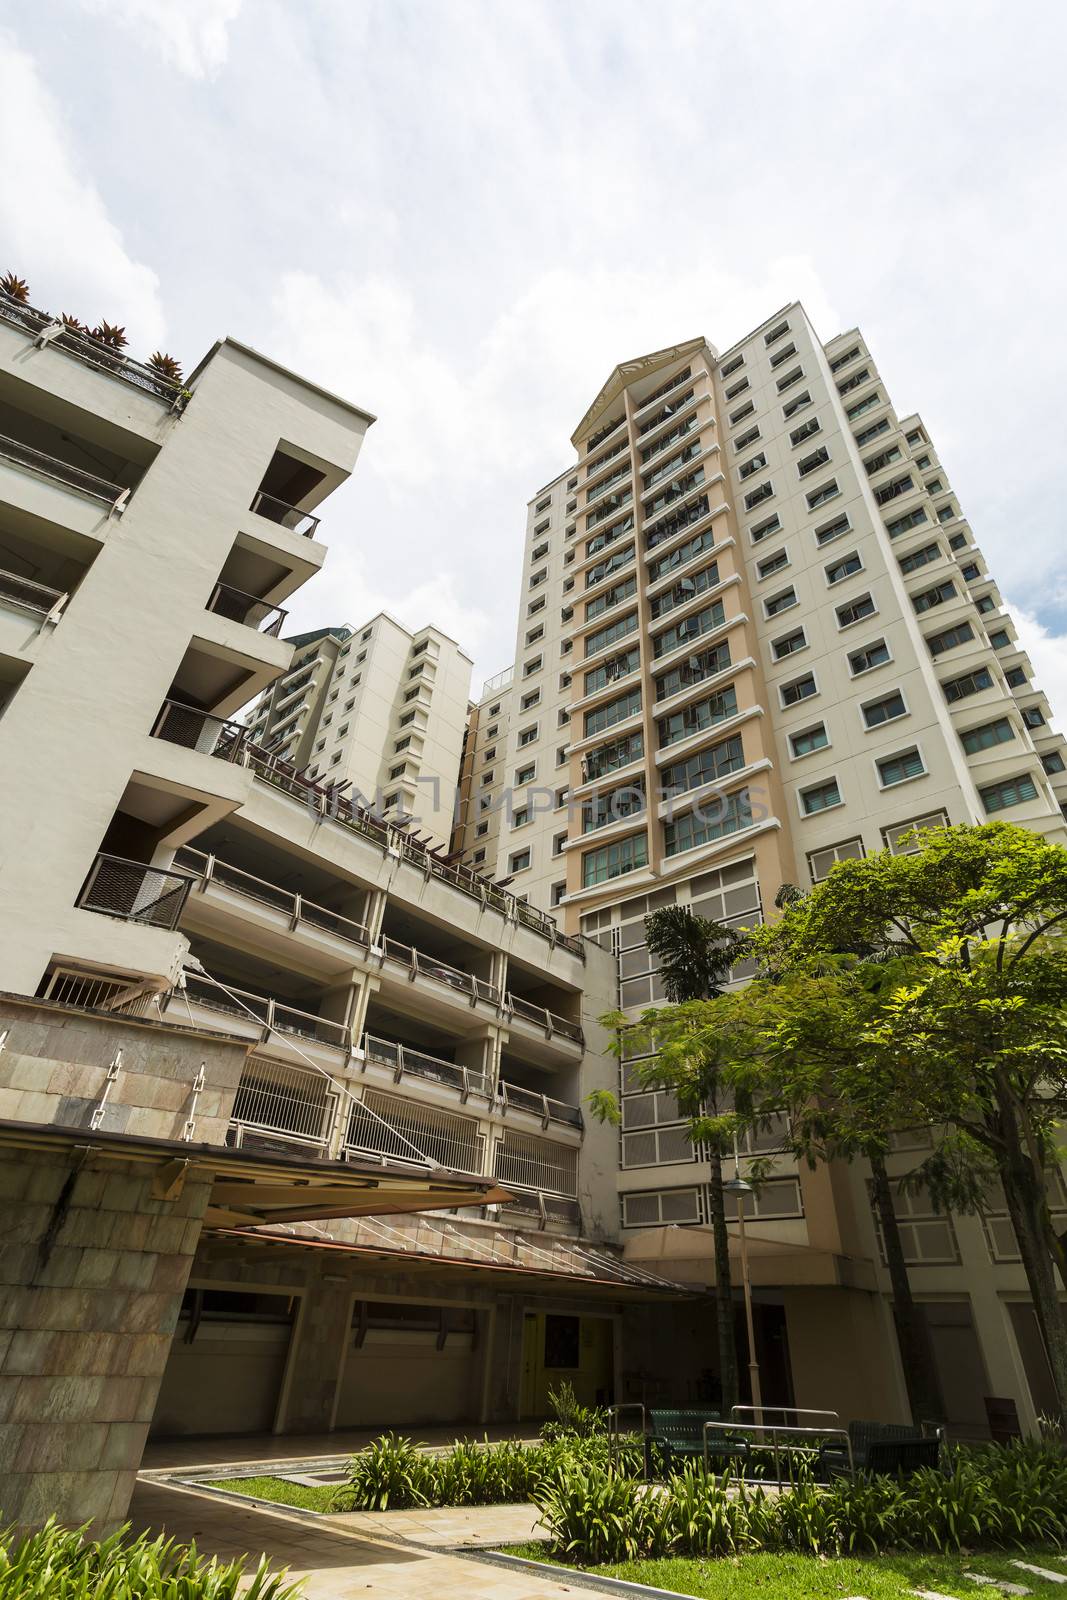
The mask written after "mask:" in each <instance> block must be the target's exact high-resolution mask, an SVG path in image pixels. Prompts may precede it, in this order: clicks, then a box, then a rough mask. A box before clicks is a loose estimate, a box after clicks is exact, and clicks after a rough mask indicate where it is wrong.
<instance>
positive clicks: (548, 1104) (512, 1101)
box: [500, 1082, 583, 1128]
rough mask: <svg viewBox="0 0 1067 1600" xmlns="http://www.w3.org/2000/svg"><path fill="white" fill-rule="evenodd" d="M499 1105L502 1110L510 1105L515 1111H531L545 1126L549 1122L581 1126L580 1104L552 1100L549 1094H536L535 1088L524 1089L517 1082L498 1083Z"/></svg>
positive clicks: (505, 1109)
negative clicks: (574, 1104)
mask: <svg viewBox="0 0 1067 1600" xmlns="http://www.w3.org/2000/svg"><path fill="white" fill-rule="evenodd" d="M500 1105H501V1110H502V1111H503V1112H505V1113H506V1112H507V1111H508V1109H509V1108H510V1107H511V1106H514V1107H515V1109H516V1110H517V1111H532V1112H533V1114H534V1116H535V1117H540V1118H541V1122H542V1124H543V1125H544V1126H545V1127H547V1126H548V1124H549V1123H550V1122H564V1123H566V1124H567V1126H568V1127H571V1128H581V1127H582V1126H583V1120H582V1111H581V1107H580V1106H571V1105H568V1104H567V1102H566V1101H565V1100H553V1099H552V1097H551V1096H550V1095H547V1094H538V1093H537V1091H536V1090H535V1089H524V1088H523V1087H522V1085H521V1084H518V1083H504V1082H501V1084H500Z"/></svg>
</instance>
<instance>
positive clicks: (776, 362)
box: [771, 340, 797, 371]
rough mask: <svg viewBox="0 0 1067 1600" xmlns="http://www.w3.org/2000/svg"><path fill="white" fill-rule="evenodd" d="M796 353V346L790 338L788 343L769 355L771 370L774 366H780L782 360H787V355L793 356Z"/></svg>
mask: <svg viewBox="0 0 1067 1600" xmlns="http://www.w3.org/2000/svg"><path fill="white" fill-rule="evenodd" d="M796 353H797V347H796V345H795V344H794V343H793V341H792V340H790V341H789V343H788V344H784V345H783V346H782V348H781V349H780V350H776V351H775V353H774V355H773V356H772V357H771V370H772V371H773V370H774V368H775V367H780V366H781V365H782V362H783V361H788V360H789V357H790V356H795V355H796Z"/></svg>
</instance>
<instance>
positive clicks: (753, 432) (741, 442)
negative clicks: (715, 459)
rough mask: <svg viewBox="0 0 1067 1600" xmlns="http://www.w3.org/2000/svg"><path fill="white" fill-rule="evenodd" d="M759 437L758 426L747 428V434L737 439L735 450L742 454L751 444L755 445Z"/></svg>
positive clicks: (740, 435)
mask: <svg viewBox="0 0 1067 1600" xmlns="http://www.w3.org/2000/svg"><path fill="white" fill-rule="evenodd" d="M759 437H760V431H759V427H758V425H757V426H756V427H755V428H746V430H745V432H744V433H741V434H738V436H737V438H736V439H735V440H734V449H735V450H736V451H737V452H738V454H740V452H741V451H742V450H746V449H747V448H748V446H749V445H750V444H755V442H756V440H757V439H758V438H759Z"/></svg>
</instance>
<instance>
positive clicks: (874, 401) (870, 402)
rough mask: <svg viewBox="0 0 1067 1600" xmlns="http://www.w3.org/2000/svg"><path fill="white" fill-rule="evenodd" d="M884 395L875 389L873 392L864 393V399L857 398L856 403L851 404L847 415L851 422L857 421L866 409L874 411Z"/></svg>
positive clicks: (846, 412)
mask: <svg viewBox="0 0 1067 1600" xmlns="http://www.w3.org/2000/svg"><path fill="white" fill-rule="evenodd" d="M881 403H882V397H881V395H880V394H879V393H878V390H877V389H875V390H873V392H872V393H871V394H866V395H864V397H863V399H862V400H857V401H856V403H855V405H852V406H849V407H848V408H847V409H846V411H845V416H846V417H847V418H848V420H849V422H855V420H856V418H857V417H862V416H863V414H864V412H865V411H873V410H874V408H875V406H878V405H881Z"/></svg>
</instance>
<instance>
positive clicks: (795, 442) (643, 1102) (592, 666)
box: [463, 304, 1067, 1431]
mask: <svg viewBox="0 0 1067 1600" xmlns="http://www.w3.org/2000/svg"><path fill="white" fill-rule="evenodd" d="M572 443H573V444H574V446H575V449H576V451H577V463H576V464H575V465H573V466H571V467H569V468H568V469H567V470H565V471H563V472H561V473H560V474H559V476H558V477H557V478H555V479H553V480H552V482H550V483H548V484H546V485H545V486H544V488H543V489H541V490H540V491H539V492H538V493H537V494H536V495H535V496H534V497H533V499H532V500H531V501H530V503H529V507H528V512H527V532H526V549H525V557H524V562H523V575H522V590H521V597H520V614H519V620H518V629H517V638H516V665H515V681H514V685H513V688H512V704H511V734H510V738H509V743H508V765H507V771H506V774H505V779H506V783H507V784H508V785H509V786H511V788H512V789H513V790H514V791H516V792H514V793H513V795H512V797H511V803H510V810H509V809H507V808H503V807H502V809H501V822H500V827H501V833H500V845H499V849H498V853H497V858H496V862H495V867H496V870H497V872H498V873H500V874H501V875H504V874H507V875H508V876H509V877H510V878H511V880H512V882H511V887H512V889H513V891H514V892H515V893H517V894H521V895H528V897H529V899H530V901H531V902H532V903H533V904H535V905H539V906H541V907H542V908H545V909H549V908H551V907H556V906H562V907H563V909H564V914H565V917H566V922H567V926H568V927H569V928H570V929H571V931H573V932H575V933H582V934H585V935H586V936H587V937H589V938H591V939H594V940H596V941H597V942H599V943H600V944H602V945H603V946H604V947H605V948H606V949H608V950H610V951H612V953H613V954H614V955H615V957H616V959H617V962H618V974H619V995H620V1001H621V1004H622V1006H623V1007H624V1008H625V1009H627V1010H631V1009H632V1011H633V1014H635V1015H636V1013H637V1011H638V1010H640V1009H641V1008H642V1007H644V1006H647V1005H649V1004H650V1003H653V1002H656V1001H660V1000H662V999H663V990H662V986H661V984H660V981H659V978H658V975H657V972H656V970H655V964H654V962H653V961H652V959H651V957H650V956H649V953H648V949H647V946H646V945H645V942H644V917H645V916H646V915H647V913H648V912H650V911H652V910H655V909H656V908H658V907H660V906H664V905H674V904H677V905H684V906H691V907H692V909H693V910H694V911H695V912H697V913H698V914H701V915H705V916H709V917H713V918H715V919H717V920H719V921H724V922H728V923H733V924H736V925H745V924H751V923H753V922H754V921H758V920H759V919H760V918H762V916H763V915H764V914H765V913H766V912H767V911H768V909H769V908H772V907H773V901H774V897H775V895H776V893H777V891H778V889H779V887H780V886H781V885H782V884H786V883H795V884H799V885H802V886H808V885H810V884H812V883H815V882H818V881H819V880H820V879H822V878H824V877H825V876H826V874H827V873H828V872H829V871H830V869H831V867H832V866H833V864H834V862H836V861H839V860H841V859H843V858H845V857H849V856H858V855H862V854H864V853H866V852H869V851H873V850H879V849H882V848H889V849H891V850H897V849H906V848H908V845H907V837H906V836H907V832H908V830H909V829H910V828H912V827H913V826H915V825H916V824H924V825H928V826H933V825H936V824H938V823H942V822H953V823H954V822H982V821H985V820H987V819H989V818H993V817H996V818H1007V819H1010V820H1011V821H1014V822H1017V823H1020V824H1022V825H1024V826H1027V827H1030V828H1034V829H1036V830H1037V831H1039V832H1041V833H1042V834H1044V835H1046V836H1048V837H1049V838H1051V839H1054V840H1056V841H1058V842H1064V841H1065V840H1067V827H1065V823H1064V808H1065V803H1067V761H1065V748H1064V740H1063V737H1062V735H1060V734H1059V733H1056V732H1054V731H1053V730H1052V728H1051V727H1050V724H1049V715H1050V713H1049V707H1048V704H1047V701H1046V700H1045V697H1044V695H1043V694H1042V692H1041V690H1040V688H1039V686H1038V685H1037V684H1036V683H1035V682H1034V679H1033V673H1032V669H1031V665H1030V662H1029V661H1028V659H1027V658H1026V655H1025V653H1024V652H1023V650H1022V649H1021V647H1020V645H1019V643H1018V641H1017V639H1016V636H1015V629H1014V627H1013V624H1012V622H1011V619H1010V617H1009V616H1008V615H1007V614H1006V613H1005V610H1004V607H1003V603H1002V599H1001V596H1000V594H999V591H998V590H997V587H996V583H995V581H994V579H993V577H992V575H991V574H990V572H989V571H988V568H987V566H986V563H985V560H984V558H983V556H982V554H981V551H980V549H979V548H978V546H977V544H976V542H975V539H974V535H973V534H972V531H971V528H970V525H969V523H968V522H967V520H966V517H965V516H964V514H963V511H962V509H961V507H960V504H959V501H958V498H957V496H956V495H955V493H954V491H953V489H952V485H951V483H950V481H949V478H948V474H947V472H946V469H945V467H944V465H943V464H942V463H941V461H940V460H939V458H938V456H937V453H936V449H935V447H934V444H933V442H932V441H931V439H930V436H929V433H928V431H927V429H926V428H925V426H924V424H923V422H922V420H921V418H920V417H918V416H916V415H908V416H904V417H901V416H899V415H898V413H897V412H896V411H895V409H894V407H893V404H892V401H891V399H890V396H889V394H888V393H887V390H886V387H885V384H884V382H883V380H882V378H881V375H880V373H879V371H878V368H877V366H876V364H875V361H874V359H873V357H872V355H871V352H870V351H869V349H868V348H867V345H866V343H865V341H864V339H863V337H862V335H861V334H860V333H859V332H857V331H856V330H852V331H850V332H849V333H846V334H841V335H839V336H837V337H836V338H834V339H833V340H831V341H830V342H829V343H828V344H824V343H823V341H822V340H821V339H820V338H819V336H818V334H817V333H816V332H815V330H814V329H813V328H812V326H811V323H810V322H809V320H808V318H807V316H806V314H805V312H804V310H803V308H802V307H801V306H800V305H799V304H792V305H789V306H786V307H785V308H783V309H782V310H781V311H779V312H776V313H775V314H774V316H772V317H770V318H768V320H767V321H766V322H765V323H763V324H762V325H761V326H760V327H758V328H756V329H754V330H753V331H752V333H750V334H749V335H747V336H746V337H745V338H744V339H742V340H741V341H740V342H739V343H738V344H736V345H735V346H733V347H732V348H731V349H729V350H727V351H725V352H723V353H722V354H718V353H717V352H716V351H715V350H714V349H713V348H712V347H711V346H709V345H708V344H707V343H706V342H705V341H704V340H703V339H693V340H691V341H689V342H688V343H685V344H681V345H678V346H675V347H673V348H670V349H667V350H661V351H657V352H655V353H653V354H651V355H648V356H645V357H642V358H639V359H637V360H633V361H628V362H626V363H624V364H623V365H621V366H619V367H617V368H616V369H615V371H614V372H612V373H611V374H610V376H609V377H608V379H607V381H606V383H605V384H604V386H603V388H602V389H601V390H600V392H599V394H598V395H597V396H596V398H595V399H594V401H593V402H592V404H591V405H590V407H589V409H588V410H587V412H586V414H585V416H584V417H583V418H582V419H581V421H580V422H579V424H578V427H577V428H576V430H575V432H574V434H573V436H572ZM463 842H464V843H469V837H468V838H465V839H464V841H463ZM491 865H492V863H491ZM772 914H773V911H772ZM741 976H743V974H741V973H739V974H738V977H741ZM621 1087H622V1090H623V1097H622V1128H621V1131H620V1146H619V1166H620V1174H619V1188H620V1205H621V1223H622V1227H623V1232H624V1236H625V1237H626V1238H627V1239H628V1244H627V1251H628V1254H630V1255H631V1257H632V1258H634V1259H657V1260H661V1259H663V1258H664V1251H665V1250H667V1251H668V1254H669V1257H670V1258H671V1259H672V1260H673V1263H674V1269H675V1270H677V1271H679V1272H681V1273H683V1275H685V1276H688V1277H692V1278H696V1279H701V1280H702V1281H705V1282H706V1281H707V1280H708V1262H709V1257H710V1248H709V1246H708V1244H707V1242H706V1240H704V1239H702V1237H701V1233H700V1225H701V1224H703V1223H704V1222H705V1221H706V1218H707V1214H708V1213H707V1183H708V1176H709V1171H708V1167H707V1163H706V1161H704V1160H703V1159H702V1158H701V1154H700V1152H699V1151H698V1152H694V1151H693V1149H692V1148H691V1146H690V1145H689V1142H688V1139H687V1137H686V1132H685V1127H684V1123H683V1122H682V1121H681V1119H680V1118H679V1115H678V1109H677V1106H676V1105H675V1104H674V1103H673V1101H672V1100H671V1097H670V1096H668V1095H664V1094H653V1093H643V1092H640V1090H639V1085H638V1084H637V1082H636V1079H635V1077H634V1075H633V1070H632V1063H629V1062H624V1063H623V1067H622V1080H621ZM771 1142H772V1143H773V1141H771ZM908 1160H909V1158H908V1157H907V1156H905V1155H900V1156H898V1157H897V1158H895V1161H896V1166H897V1167H898V1168H899V1167H900V1166H901V1163H905V1164H906V1163H907V1161H908ZM748 1204H749V1207H750V1213H751V1215H752V1217H753V1219H754V1226H755V1227H758V1229H759V1231H760V1235H761V1237H762V1243H761V1246H760V1249H761V1252H762V1259H760V1258H757V1261H756V1264H755V1269H754V1270H755V1272H756V1275H757V1282H758V1283H759V1284H760V1286H761V1289H760V1298H761V1300H762V1307H761V1311H760V1316H761V1318H762V1323H761V1334H760V1337H761V1340H762V1341H763V1343H764V1346H765V1348H766V1350H767V1352H768V1361H770V1360H771V1359H772V1357H771V1352H772V1351H778V1352H779V1355H780V1353H781V1351H782V1349H783V1348H784V1346H785V1345H786V1344H788V1347H789V1349H790V1352H791V1361H792V1371H793V1391H792V1392H793V1393H794V1394H796V1395H797V1398H798V1403H801V1404H818V1403H819V1402H818V1401H817V1400H816V1398H815V1395H816V1394H817V1393H818V1392H823V1393H825V1392H827V1387H826V1385H827V1384H829V1382H830V1379H829V1375H828V1374H824V1380H825V1381H824V1383H823V1387H822V1389H821V1390H820V1384H819V1381H816V1380H815V1379H814V1377H813V1369H812V1368H811V1366H810V1365H809V1366H808V1370H807V1372H806V1373H805V1374H804V1375H803V1376H800V1373H801V1368H802V1367H803V1366H804V1365H805V1361H807V1362H810V1361H814V1362H815V1364H816V1367H817V1366H818V1358H817V1354H816V1352H817V1350H818V1348H819V1343H820V1338H821V1337H824V1336H825V1329H826V1327H827V1326H828V1325H829V1323H831V1322H834V1323H836V1324H838V1325H839V1326H844V1325H845V1324H847V1323H850V1324H851V1325H852V1327H853V1332H854V1336H855V1338H857V1339H861V1340H867V1341H871V1342H872V1347H873V1346H874V1345H878V1346H879V1347H881V1348H887V1347H888V1346H889V1345H891V1344H892V1341H891V1339H887V1338H886V1323H885V1288H886V1280H885V1274H884V1269H883V1267H882V1264H881V1259H880V1254H879V1248H880V1247H879V1244H878V1241H877V1237H876V1232H875V1227H874V1223H873V1220H872V1216H871V1210H870V1205H869V1203H868V1199H867V1195H866V1191H865V1188H864V1182H863V1179H862V1177H861V1176H859V1175H857V1174H855V1173H851V1172H849V1173H845V1172H837V1171H834V1170H830V1171H826V1170H823V1171H820V1172H817V1173H808V1172H798V1171H797V1170H796V1168H795V1166H793V1165H792V1164H791V1163H790V1162H788V1161H787V1160H786V1159H785V1158H784V1157H780V1158H779V1160H778V1163H777V1170H776V1173H775V1177H774V1179H773V1181H771V1182H769V1183H767V1184H765V1185H763V1186H762V1187H761V1189H760V1191H759V1193H758V1194H757V1195H756V1196H754V1197H753V1198H751V1200H750V1201H749V1202H748ZM899 1204H900V1206H901V1207H902V1208H903V1209H904V1210H906V1212H907V1218H906V1220H907V1224H908V1227H907V1230H906V1233H907V1240H908V1248H909V1252H910V1260H911V1263H912V1264H913V1266H914V1267H915V1270H916V1273H917V1275H918V1281H917V1287H918V1292H919V1293H920V1295H921V1297H922V1298H923V1299H924V1301H925V1303H927V1306H928V1318H929V1320H930V1323H931V1327H932V1329H933V1331H934V1335H935V1344H936V1347H937V1349H938V1353H939V1357H940V1360H941V1367H942V1376H943V1383H944V1385H945V1386H946V1391H947V1398H946V1403H947V1404H948V1406H949V1408H950V1414H951V1413H952V1408H953V1407H954V1408H955V1420H956V1422H957V1424H958V1425H959V1426H960V1427H963V1428H974V1429H975V1430H976V1431H981V1428H982V1427H983V1426H984V1417H983V1416H982V1415H981V1414H980V1413H981V1399H980V1396H981V1394H982V1393H992V1394H996V1393H1006V1394H1013V1395H1016V1396H1018V1397H1019V1405H1020V1409H1021V1410H1022V1411H1023V1412H1024V1413H1026V1414H1027V1415H1029V1416H1031V1417H1032V1415H1033V1409H1034V1404H1035V1403H1036V1402H1035V1398H1034V1397H1037V1399H1038V1400H1039V1399H1040V1394H1041V1388H1042V1382H1043V1377H1042V1366H1041V1358H1040V1354H1039V1353H1038V1354H1036V1355H1035V1343H1034V1338H1033V1330H1032V1327H1031V1325H1030V1323H1029V1321H1028V1318H1029V1309H1028V1308H1027V1307H1025V1306H1023V1305H1022V1304H1021V1301H1022V1300H1023V1298H1024V1293H1023V1279H1022V1275H1021V1273H1020V1271H1019V1268H1018V1266H1017V1265H1016V1264H1015V1263H1014V1261H1013V1260H1012V1256H1011V1246H1010V1241H1007V1240H1006V1238H1004V1237H1002V1236H1001V1233H1000V1232H998V1231H997V1224H996V1223H995V1221H994V1222H993V1223H991V1224H990V1225H989V1226H988V1227H983V1225H982V1224H980V1223H979V1222H978V1221H977V1220H976V1219H967V1218H958V1219H946V1218H943V1217H937V1216H936V1215H935V1213H934V1212H933V1209H932V1207H931V1206H929V1204H926V1205H925V1206H924V1203H923V1201H922V1200H921V1198H916V1197H912V1198H910V1199H904V1198H901V1199H900V1200H899ZM1065 1205H1067V1202H1065ZM672 1224H680V1225H683V1226H682V1228H681V1230H679V1229H675V1230H674V1231H673V1232H671V1225H672ZM686 1227H688V1229H689V1230H690V1231H689V1232H686V1231H685V1229H686ZM990 1230H992V1231H990ZM776 1255H777V1259H775V1257H776ZM831 1288H832V1289H833V1291H834V1293H833V1295H832V1296H831V1297H830V1298H828V1297H827V1291H828V1290H830V1289H831ZM872 1290H874V1291H877V1292H876V1293H872V1292H871V1291H872ZM1012 1308H1013V1309H1012ZM1009 1323H1010V1324H1011V1332H1010V1334H1009V1332H1008V1324H1009ZM876 1325H877V1326H876ZM820 1329H821V1330H822V1334H820ZM826 1348H829V1347H826ZM833 1348H834V1349H835V1350H838V1352H839V1347H838V1346H837V1345H836V1344H835V1345H834V1346H833ZM801 1351H804V1352H805V1357H804V1359H803V1360H802V1359H801V1358H800V1352H801ZM775 1359H777V1358H775ZM834 1359H837V1357H835V1358H834ZM890 1364H891V1363H890ZM1023 1366H1026V1368H1027V1377H1026V1379H1023V1378H1022V1377H1021V1373H1022V1368H1023ZM883 1371H884V1372H886V1373H887V1372H888V1371H889V1365H887V1364H883ZM964 1375H965V1376H964ZM855 1376H856V1378H857V1382H858V1383H859V1384H862V1385H867V1389H868V1395H869V1400H870V1402H871V1403H876V1398H875V1395H874V1394H873V1392H872V1391H871V1388H870V1385H871V1383H872V1381H873V1380H872V1377H871V1374H870V1372H869V1371H864V1372H863V1374H862V1377H860V1375H859V1368H858V1367H857V1368H856V1370H855ZM778 1377H779V1378H780V1380H781V1382H780V1383H779V1389H781V1386H782V1383H784V1381H785V1380H784V1376H783V1375H782V1374H778ZM896 1380H897V1381H898V1382H899V1373H898V1374H896ZM834 1381H836V1382H837V1383H838V1385H839V1386H841V1385H843V1386H844V1387H846V1388H847V1387H848V1384H849V1382H850V1376H849V1367H848V1364H847V1363H846V1365H845V1366H844V1367H842V1368H841V1370H840V1371H839V1372H838V1373H837V1375H836V1379H835V1380H834ZM801 1391H803V1396H804V1398H801ZM765 1392H766V1384H765ZM976 1397H978V1398H976ZM856 1398H857V1399H858V1393H857V1396H856ZM885 1398H886V1403H890V1399H889V1396H888V1394H887V1395H886V1397H885Z"/></svg>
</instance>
